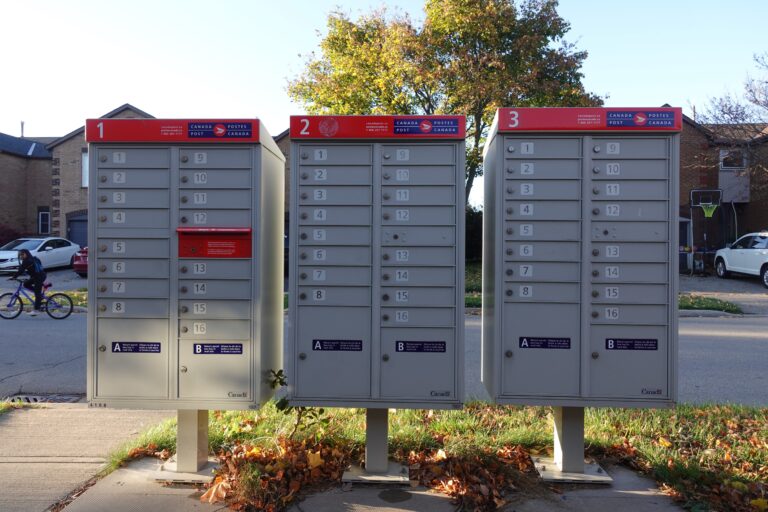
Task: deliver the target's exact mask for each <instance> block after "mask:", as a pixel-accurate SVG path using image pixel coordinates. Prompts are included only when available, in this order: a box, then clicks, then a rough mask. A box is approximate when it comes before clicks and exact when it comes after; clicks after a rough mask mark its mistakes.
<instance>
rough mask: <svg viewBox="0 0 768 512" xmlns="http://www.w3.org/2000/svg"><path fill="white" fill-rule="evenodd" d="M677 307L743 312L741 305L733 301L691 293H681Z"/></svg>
mask: <svg viewBox="0 0 768 512" xmlns="http://www.w3.org/2000/svg"><path fill="white" fill-rule="evenodd" d="M678 307H679V309H710V310H714V311H724V312H726V313H737V314H740V313H743V311H742V309H741V307H739V306H738V305H737V304H734V303H733V302H728V301H725V300H720V299H715V298H713V297H702V296H701V295H696V294H693V293H681V294H680V295H679V306H678Z"/></svg>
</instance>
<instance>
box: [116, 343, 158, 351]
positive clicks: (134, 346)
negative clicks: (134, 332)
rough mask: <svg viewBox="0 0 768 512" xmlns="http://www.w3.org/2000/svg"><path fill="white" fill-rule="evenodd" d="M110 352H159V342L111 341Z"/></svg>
mask: <svg viewBox="0 0 768 512" xmlns="http://www.w3.org/2000/svg"><path fill="white" fill-rule="evenodd" d="M112 352H114V353H116V354H159V353H160V343H154V342H147V341H113V342H112Z"/></svg>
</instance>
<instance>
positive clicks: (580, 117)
mask: <svg viewBox="0 0 768 512" xmlns="http://www.w3.org/2000/svg"><path fill="white" fill-rule="evenodd" d="M606 112H610V115H608V114H606ZM648 112H649V113H650V115H646V113H645V111H634V110H632V109H627V111H626V112H625V111H623V110H622V109H591V108H588V109H581V108H575V109H500V110H499V112H498V113H497V119H496V121H495V122H494V129H493V131H492V133H491V134H490V135H489V138H488V143H487V144H486V147H485V155H484V169H485V179H484V181H485V209H484V219H483V220H484V223H485V226H484V262H483V294H484V296H483V331H482V350H483V357H482V379H483V381H484V383H485V385H486V387H487V389H488V391H489V393H490V394H491V396H492V397H493V399H494V400H496V401H498V402H501V403H520V404H545V405H556V406H634V407H665V406H671V405H672V404H673V403H674V401H675V399H676V395H677V393H676V385H677V384H676V382H677V381H676V364H677V338H676V337H677V311H676V306H677V264H676V258H677V248H678V242H677V232H678V230H677V215H678V201H679V192H678V191H679V180H678V167H679V135H678V132H679V130H680V126H681V123H682V117H681V112H680V110H679V109H671V108H662V109H649V111H648ZM608 119H610V122H609V121H608ZM500 127H501V128H500Z"/></svg>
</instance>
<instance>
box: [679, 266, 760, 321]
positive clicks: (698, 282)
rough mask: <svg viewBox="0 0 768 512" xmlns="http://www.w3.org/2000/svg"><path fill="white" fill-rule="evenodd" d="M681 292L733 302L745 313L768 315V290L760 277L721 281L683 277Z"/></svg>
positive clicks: (716, 278)
mask: <svg viewBox="0 0 768 512" xmlns="http://www.w3.org/2000/svg"><path fill="white" fill-rule="evenodd" d="M680 291H681V292H685V293H695V294H696V295H701V296H703V297H713V298H715V299H720V300H726V301H728V302H733V303H734V304H738V305H739V306H741V309H742V310H744V313H748V314H753V315H768V288H766V287H765V286H763V285H762V283H761V282H760V279H759V278H758V277H751V276H735V275H732V276H731V277H730V278H728V279H720V278H719V277H715V276H711V277H699V276H693V277H692V276H687V275H681V276H680Z"/></svg>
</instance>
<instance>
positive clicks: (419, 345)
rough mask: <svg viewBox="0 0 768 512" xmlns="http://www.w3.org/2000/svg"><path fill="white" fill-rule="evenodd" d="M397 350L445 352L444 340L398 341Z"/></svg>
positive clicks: (396, 343)
mask: <svg viewBox="0 0 768 512" xmlns="http://www.w3.org/2000/svg"><path fill="white" fill-rule="evenodd" d="M395 352H445V342H444V341H399V340H398V341H396V342H395Z"/></svg>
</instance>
